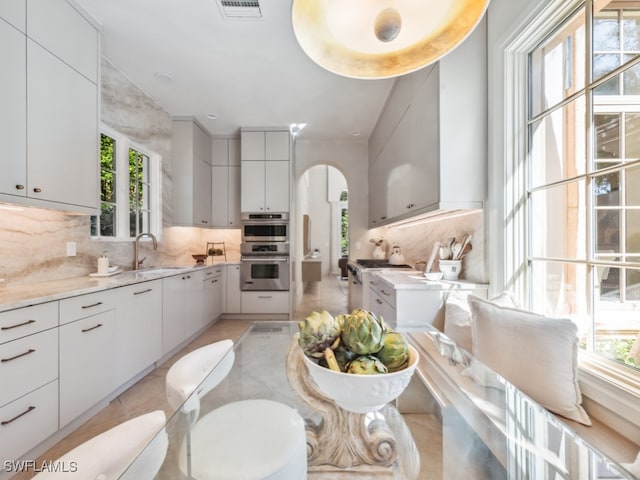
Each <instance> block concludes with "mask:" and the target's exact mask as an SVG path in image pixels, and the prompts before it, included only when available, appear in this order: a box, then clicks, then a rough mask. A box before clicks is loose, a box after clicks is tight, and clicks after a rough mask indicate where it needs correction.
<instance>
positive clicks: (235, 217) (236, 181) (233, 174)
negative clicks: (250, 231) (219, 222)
mask: <svg viewBox="0 0 640 480" xmlns="http://www.w3.org/2000/svg"><path fill="white" fill-rule="evenodd" d="M228 179H229V182H228V187H229V191H228V195H229V198H228V205H229V227H232V228H233V227H235V228H240V165H231V166H229V174H228Z"/></svg>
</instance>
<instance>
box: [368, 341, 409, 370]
mask: <svg viewBox="0 0 640 480" xmlns="http://www.w3.org/2000/svg"><path fill="white" fill-rule="evenodd" d="M376 356H377V357H378V359H379V360H380V361H381V362H382V363H384V364H385V365H386V367H387V368H388V369H389V371H390V372H396V371H398V370H402V369H403V368H404V367H406V366H407V362H408V361H409V344H408V343H407V340H406V339H405V338H404V336H403V335H402V334H401V333H398V332H389V333H387V337H386V338H385V340H384V346H383V347H382V350H380V351H379V352H378V353H377V354H376Z"/></svg>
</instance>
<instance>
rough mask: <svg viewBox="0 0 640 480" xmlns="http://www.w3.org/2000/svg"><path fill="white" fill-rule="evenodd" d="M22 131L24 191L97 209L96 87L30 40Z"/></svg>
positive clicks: (40, 196)
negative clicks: (24, 143)
mask: <svg viewBox="0 0 640 480" xmlns="http://www.w3.org/2000/svg"><path fill="white" fill-rule="evenodd" d="M27 131H28V139H29V142H28V146H27V172H28V177H27V178H28V185H27V189H28V191H27V195H28V196H30V197H32V198H37V199H39V200H46V201H52V202H58V203H63V204H70V205H82V206H86V207H90V208H97V207H98V191H99V187H98V185H99V184H98V182H99V177H98V91H97V87H96V85H95V84H93V83H91V82H89V81H87V79H86V78H84V77H83V76H82V75H80V74H79V73H78V72H77V71H75V70H73V69H71V68H69V67H68V66H67V65H65V64H64V63H62V62H60V61H59V60H58V59H57V58H55V57H54V56H52V55H51V54H49V53H48V52H47V51H45V50H44V49H43V48H42V47H40V46H39V45H37V44H36V43H34V42H32V41H31V40H29V41H28V42H27ZM69 172H73V175H70V174H69Z"/></svg>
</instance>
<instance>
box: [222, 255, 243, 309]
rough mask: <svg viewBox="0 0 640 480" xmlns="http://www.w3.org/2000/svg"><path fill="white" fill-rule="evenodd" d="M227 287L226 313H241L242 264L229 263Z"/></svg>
mask: <svg viewBox="0 0 640 480" xmlns="http://www.w3.org/2000/svg"><path fill="white" fill-rule="evenodd" d="M225 287H226V296H227V302H226V309H225V312H226V313H241V305H242V301H241V295H240V293H241V292H240V265H227V278H226V281H225Z"/></svg>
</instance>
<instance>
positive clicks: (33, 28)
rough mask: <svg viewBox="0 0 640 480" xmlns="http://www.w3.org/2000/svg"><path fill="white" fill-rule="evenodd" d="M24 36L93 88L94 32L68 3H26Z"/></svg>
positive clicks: (47, 0) (95, 76)
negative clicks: (88, 82)
mask: <svg viewBox="0 0 640 480" xmlns="http://www.w3.org/2000/svg"><path fill="white" fill-rule="evenodd" d="M5 1H6V0H5ZM27 34H28V35H29V38H32V39H33V40H35V41H36V42H38V43H39V44H40V45H42V46H43V47H44V48H46V49H47V50H48V51H50V52H51V53H53V54H54V55H55V56H56V57H58V58H60V59H62V60H63V61H64V62H65V63H67V64H68V65H71V67H73V68H74V69H75V70H77V71H78V72H80V73H81V74H82V75H84V76H85V77H87V78H88V79H89V80H91V81H92V82H93V83H94V84H97V83H98V31H97V30H96V29H95V28H94V27H93V25H91V23H89V21H87V20H86V19H85V18H84V17H83V16H82V15H80V14H79V13H78V11H77V10H76V9H75V8H73V7H72V6H71V5H70V4H69V3H68V2H66V1H65V0H29V2H28V4H27Z"/></svg>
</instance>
